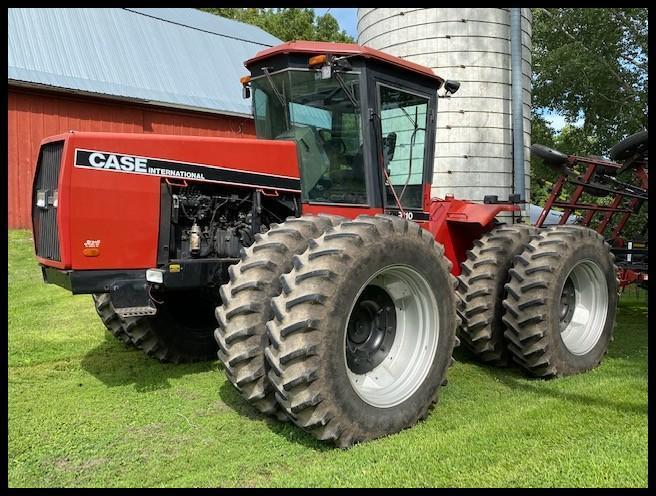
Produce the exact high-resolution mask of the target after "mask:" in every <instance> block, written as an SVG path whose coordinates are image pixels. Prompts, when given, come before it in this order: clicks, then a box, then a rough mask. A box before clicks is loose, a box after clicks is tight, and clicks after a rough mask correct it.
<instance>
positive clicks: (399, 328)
mask: <svg viewBox="0 0 656 496" xmlns="http://www.w3.org/2000/svg"><path fill="white" fill-rule="evenodd" d="M370 285H373V286H378V287H380V288H382V289H383V290H385V291H386V292H387V294H388V295H389V296H390V297H391V299H392V300H393V301H394V306H395V312H396V333H395V335H394V341H393V343H392V345H391V348H390V350H389V352H388V354H387V356H385V358H384V360H383V361H382V362H381V363H380V364H379V365H377V366H376V367H374V368H373V369H372V370H370V371H368V372H366V373H364V374H356V373H354V372H352V371H351V369H350V368H349V366H348V364H347V359H346V339H347V336H346V334H347V329H346V328H345V329H344V365H345V367H346V372H347V375H348V378H349V381H350V383H351V386H352V387H353V389H354V391H355V392H356V393H357V394H358V396H359V397H360V398H361V399H362V400H363V401H364V402H366V403H368V404H369V405H372V406H374V407H378V408H391V407H394V406H396V405H399V404H400V403H403V402H404V401H405V400H407V399H408V398H409V397H410V396H412V394H414V393H415V391H417V389H418V388H419V386H420V385H421V384H422V383H423V382H424V379H425V378H426V376H427V375H428V372H429V371H430V369H431V366H432V365H433V361H434V357H435V353H436V351H437V344H438V339H439V331H440V328H439V326H440V323H439V312H438V308H437V301H436V299H435V295H434V294H433V290H432V289H431V287H430V285H429V284H428V281H426V279H425V278H424V277H423V276H422V275H420V274H419V273H418V272H417V271H415V270H414V269H412V268H411V267H409V266H407V265H390V266H387V267H385V268H383V269H381V270H379V271H378V272H376V273H375V274H374V275H373V276H372V277H370V278H369V280H368V281H367V282H366V283H365V284H363V285H362V287H361V288H360V290H359V291H358V294H357V296H356V298H355V299H354V302H353V305H352V306H351V308H350V310H349V313H348V317H349V318H348V319H347V321H346V322H347V323H346V327H348V322H349V320H350V319H351V316H352V314H353V310H354V308H355V305H356V303H357V301H358V298H359V297H360V295H361V294H362V292H363V291H364V290H365V288H367V287H368V286H370Z"/></svg>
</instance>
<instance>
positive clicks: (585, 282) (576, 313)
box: [560, 260, 608, 355]
mask: <svg viewBox="0 0 656 496" xmlns="http://www.w3.org/2000/svg"><path fill="white" fill-rule="evenodd" d="M568 288H570V289H569V290H568ZM571 289H573V294H572V291H571ZM560 303H561V313H560V316H561V320H560V337H561V339H562V340H563V343H564V344H565V347H566V348H567V349H568V350H569V352H570V353H572V354H574V355H585V354H587V353H589V352H590V350H592V348H594V347H595V345H596V344H597V343H598V342H599V339H600V338H601V335H602V333H603V330H604V327H605V325H606V317H607V315H608V286H607V285H606V277H605V275H604V272H603V271H602V270H601V267H599V265H597V264H596V263H595V262H593V261H592V260H582V261H580V262H578V263H577V264H576V265H575V266H574V267H573V268H572V270H571V271H570V273H569V274H568V275H567V278H566V279H565V282H564V283H563V288H561V302H560Z"/></svg>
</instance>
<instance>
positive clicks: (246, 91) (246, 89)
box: [241, 85, 251, 100]
mask: <svg viewBox="0 0 656 496" xmlns="http://www.w3.org/2000/svg"><path fill="white" fill-rule="evenodd" d="M241 97H242V98H243V99H244V100H245V99H246V98H250V97H251V89H250V88H249V87H248V86H246V85H244V86H242V87H241Z"/></svg>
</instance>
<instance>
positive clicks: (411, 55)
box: [358, 8, 532, 201]
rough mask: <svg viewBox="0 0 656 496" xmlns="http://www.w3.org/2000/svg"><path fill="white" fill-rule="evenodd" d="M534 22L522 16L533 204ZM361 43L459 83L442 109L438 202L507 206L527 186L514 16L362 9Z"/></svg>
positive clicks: (526, 150) (525, 116)
mask: <svg viewBox="0 0 656 496" xmlns="http://www.w3.org/2000/svg"><path fill="white" fill-rule="evenodd" d="M531 22H532V15H531V12H530V9H521V45H522V47H521V56H522V60H521V67H522V69H521V72H522V74H521V76H522V77H521V80H522V83H521V85H522V90H523V91H522V96H523V128H524V129H523V135H524V140H523V141H524V179H525V181H524V182H525V187H524V191H525V196H524V198H526V199H527V200H529V173H530V166H529V158H530V154H529V147H530V145H531V143H530V136H531V134H530V133H531V120H530V117H531ZM517 25H518V26H519V23H518V24H517ZM358 43H359V44H361V45H365V46H370V47H372V48H376V49H378V50H382V51H384V52H387V53H389V54H392V55H396V56H398V57H401V58H404V59H407V60H410V61H412V62H416V63H418V64H422V65H425V66H427V67H430V68H432V69H433V70H434V71H435V73H436V74H438V75H440V76H442V77H443V78H445V79H455V80H458V81H460V82H461V86H460V89H459V91H458V92H457V93H456V94H455V95H453V96H452V97H450V98H441V99H440V100H439V102H438V114H437V134H436V144H435V158H436V160H435V171H434V176H433V188H432V193H433V195H434V196H439V197H443V196H444V195H445V194H447V193H451V194H454V195H455V196H456V197H459V198H463V199H468V200H474V201H482V200H483V197H484V196H485V195H497V196H498V197H499V199H500V200H505V199H507V198H508V195H510V194H512V193H513V187H514V186H515V184H514V182H517V183H518V184H520V181H521V174H519V172H518V174H517V175H518V176H519V177H518V180H517V181H515V179H514V176H513V171H514V168H513V131H512V122H513V121H512V98H511V96H512V91H511V87H512V85H511V82H512V79H511V9H496V8H442V9H409V8H408V9H388V8H380V9H364V8H363V9H358ZM517 46H519V45H517ZM517 53H519V50H517ZM517 87H518V88H519V79H518V80H517ZM440 93H441V91H440ZM518 93H519V92H518ZM520 151H521V149H520Z"/></svg>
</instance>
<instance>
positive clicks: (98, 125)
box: [7, 87, 255, 228]
mask: <svg viewBox="0 0 656 496" xmlns="http://www.w3.org/2000/svg"><path fill="white" fill-rule="evenodd" d="M8 106H9V112H8V116H7V125H8V164H7V165H8V187H7V196H8V198H7V204H8V223H9V228H31V201H32V180H33V178H34V168H35V166H36V160H37V156H38V152H39V143H40V142H41V140H42V139H43V138H45V137H47V136H52V135H54V134H59V133H64V132H67V131H70V130H74V131H101V132H119V133H156V134H175V135H189V136H217V137H253V136H255V127H254V124H253V120H252V119H248V118H241V117H232V116H226V115H217V114H205V113H200V112H189V111H177V110H170V109H160V108H157V107H151V106H147V105H139V104H132V103H125V102H120V101H113V100H104V99H100V98H89V97H83V96H77V95H66V94H61V93H55V92H40V91H32V90H25V89H23V88H14V87H10V88H9V92H8Z"/></svg>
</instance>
